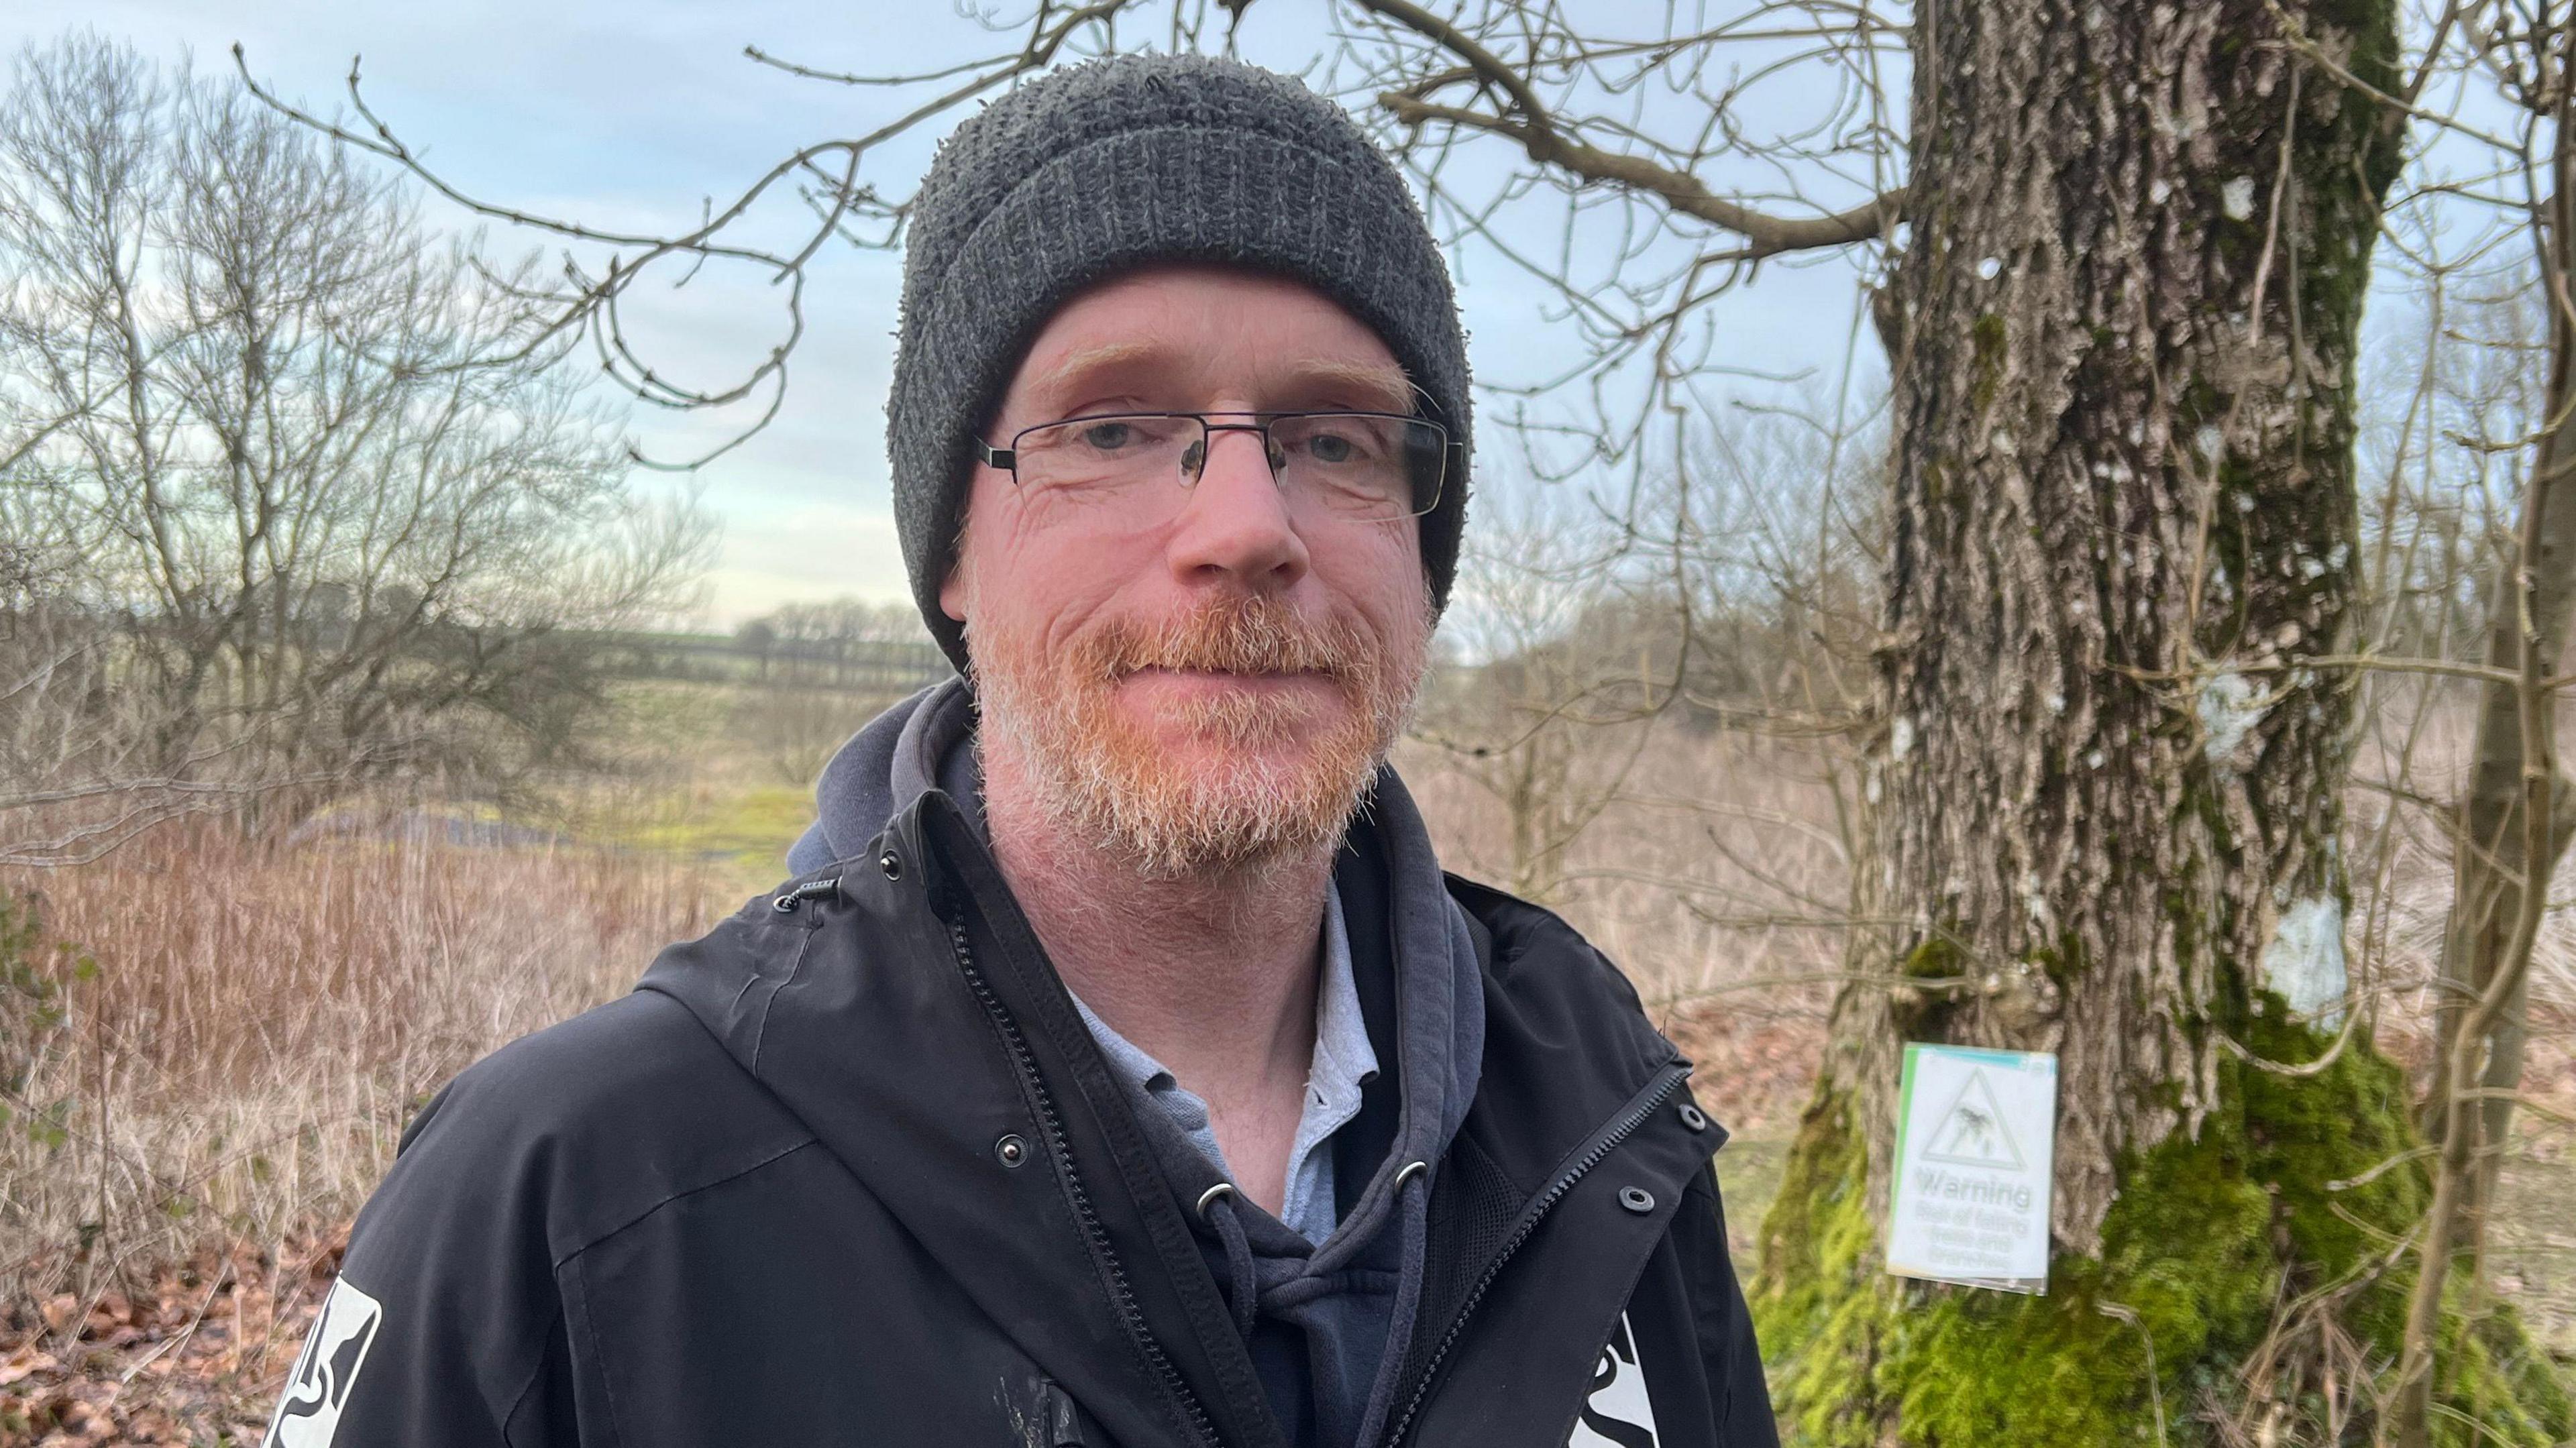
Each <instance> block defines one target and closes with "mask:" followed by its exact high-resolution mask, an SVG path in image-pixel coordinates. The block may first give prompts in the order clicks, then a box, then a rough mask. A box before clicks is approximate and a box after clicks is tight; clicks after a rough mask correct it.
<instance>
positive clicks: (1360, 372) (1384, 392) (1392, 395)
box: [1293, 361, 1414, 412]
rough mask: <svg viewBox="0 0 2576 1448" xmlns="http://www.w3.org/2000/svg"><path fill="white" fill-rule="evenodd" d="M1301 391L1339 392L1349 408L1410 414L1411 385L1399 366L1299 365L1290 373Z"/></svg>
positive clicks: (1326, 363) (1322, 363)
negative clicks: (1347, 402) (1348, 404)
mask: <svg viewBox="0 0 2576 1448" xmlns="http://www.w3.org/2000/svg"><path fill="white" fill-rule="evenodd" d="M1293 375H1294V377H1295V379H1296V382H1297V384H1298V385H1299V386H1300V387H1303V388H1309V389H1315V390H1321V391H1325V392H1333V393H1340V394H1343V395H1346V396H1348V397H1349V398H1350V399H1351V403H1352V405H1356V406H1362V407H1366V408H1371V409H1374V410H1376V411H1379V412H1411V411H1412V410H1413V398H1414V386H1413V382H1412V379H1410V378H1408V377H1406V376H1405V375H1404V369H1403V368H1401V367H1388V366H1384V365H1382V364H1378V363H1371V362H1336V361H1317V362H1308V363H1305V364H1302V365H1300V366H1299V367H1298V368H1297V369H1296V370H1295V372H1294V374H1293Z"/></svg>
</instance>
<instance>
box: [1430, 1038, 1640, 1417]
mask: <svg viewBox="0 0 2576 1448" xmlns="http://www.w3.org/2000/svg"><path fill="white" fill-rule="evenodd" d="M1689 1075H1690V1067H1688V1066H1687V1065H1679V1064H1677V1065H1673V1066H1668V1067H1666V1068H1664V1077H1663V1079H1662V1080H1660V1081H1657V1082H1655V1083H1653V1084H1651V1085H1649V1086H1648V1087H1647V1088H1646V1091H1645V1094H1644V1095H1642V1096H1640V1097H1638V1099H1637V1104H1636V1105H1634V1106H1632V1107H1630V1108H1629V1110H1628V1114H1627V1115H1625V1116H1622V1117H1620V1118H1619V1119H1618V1120H1617V1121H1616V1122H1613V1123H1612V1124H1611V1127H1610V1129H1609V1130H1608V1131H1605V1132H1603V1133H1602V1134H1601V1135H1600V1136H1599V1137H1598V1138H1597V1139H1595V1140H1594V1141H1593V1143H1592V1146H1591V1149H1590V1150H1588V1151H1586V1152H1584V1153H1583V1155H1582V1156H1581V1157H1580V1158H1578V1159H1577V1160H1576V1161H1575V1163H1574V1164H1573V1165H1572V1166H1569V1167H1567V1168H1566V1169H1565V1170H1564V1171H1563V1172H1561V1173H1559V1174H1558V1176H1557V1178H1556V1180H1555V1181H1553V1182H1550V1183H1549V1184H1548V1187H1547V1190H1545V1191H1543V1192H1541V1193H1539V1195H1538V1200H1537V1202H1536V1203H1535V1204H1533V1205H1532V1206H1531V1207H1530V1209H1529V1211H1528V1212H1527V1213H1526V1214H1525V1215H1524V1216H1523V1217H1522V1218H1521V1224H1520V1225H1519V1226H1517V1227H1515V1228H1513V1229H1512V1234H1511V1236H1509V1237H1507V1238H1505V1239H1504V1241H1503V1246H1502V1250H1501V1251H1499V1252H1497V1253H1495V1254H1494V1260H1493V1261H1492V1262H1491V1263H1489V1264H1487V1265H1486V1267H1485V1271H1484V1275H1482V1276H1480V1277H1478V1278H1477V1279H1476V1285H1475V1286H1474V1287H1473V1288H1470V1289H1469V1290H1468V1292H1467V1300H1466V1302H1465V1303H1464V1304H1463V1305H1461V1306H1460V1307H1459V1309H1458V1315H1457V1316H1456V1317H1455V1318H1453V1319H1451V1321H1450V1323H1449V1329H1448V1331H1446V1332H1443V1333H1442V1334H1441V1335H1440V1341H1439V1343H1438V1345H1436V1346H1434V1347H1433V1348H1432V1349H1431V1358H1430V1360H1429V1361H1428V1362H1425V1363H1424V1364H1423V1365H1422V1376H1421V1377H1420V1378H1419V1379H1417V1380H1416V1381H1415V1383H1414V1385H1413V1396H1412V1397H1411V1398H1409V1399H1407V1400H1406V1401H1405V1404H1404V1411H1403V1413H1401V1414H1399V1415H1398V1416H1397V1418H1396V1420H1395V1426H1394V1427H1393V1428H1391V1429H1389V1430H1388V1431H1387V1435H1386V1437H1385V1438H1384V1439H1383V1440H1382V1441H1383V1442H1384V1443H1385V1445H1386V1448H1396V1445H1397V1444H1399V1443H1402V1442H1403V1441H1404V1435H1405V1433H1406V1432H1407V1431H1408V1430H1410V1429H1411V1428H1412V1427H1413V1420H1414V1418H1415V1416H1416V1415H1417V1414H1419V1413H1420V1412H1421V1411H1422V1405H1423V1403H1424V1402H1425V1401H1427V1400H1428V1399H1429V1398H1430V1396H1431V1385H1432V1384H1433V1383H1435V1382H1437V1381H1439V1377H1440V1364H1441V1362H1442V1361H1443V1360H1445V1359H1446V1358H1447V1357H1448V1356H1449V1349H1450V1348H1452V1347H1454V1346H1456V1345H1457V1342H1458V1336H1459V1334H1460V1333H1462V1332H1464V1331H1466V1328H1467V1323H1468V1321H1469V1319H1471V1318H1473V1317H1474V1316H1475V1315H1476V1308H1477V1307H1478V1306H1479V1305H1481V1304H1482V1303H1483V1302H1484V1300H1485V1293H1486V1291H1487V1290H1488V1289H1490V1288H1491V1287H1492V1286H1493V1285H1494V1279H1495V1278H1497V1277H1499V1276H1501V1275H1502V1271H1503V1268H1504V1266H1505V1265H1506V1264H1508V1263H1509V1262H1510V1261H1511V1260H1512V1254H1513V1253H1515V1252H1518V1251H1519V1250H1520V1249H1521V1244H1522V1243H1523V1242H1526V1241H1528V1240H1529V1238H1530V1234H1531V1233H1533V1232H1535V1231H1537V1230H1538V1224H1539V1223H1540V1222H1543V1221H1545V1220H1547V1214H1548V1213H1549V1212H1550V1211H1552V1210H1554V1209H1555V1207H1556V1204H1557V1203H1558V1202H1559V1201H1561V1200H1563V1199H1564V1197H1565V1194H1566V1193H1567V1192H1570V1191H1572V1190H1574V1184H1575V1183H1576V1182H1579V1181H1581V1180H1583V1177H1584V1174H1585V1173H1587V1172H1589V1171H1591V1170H1592V1169H1593V1168H1594V1167H1596V1166H1599V1165H1600V1164H1601V1163H1602V1161H1603V1160H1604V1159H1606V1158H1607V1157H1608V1156H1609V1155H1610V1153H1611V1152H1613V1151H1615V1150H1617V1149H1618V1146H1619V1143H1621V1142H1623V1141H1626V1140H1627V1139H1628V1138H1629V1137H1630V1136H1632V1135H1634V1134H1635V1133H1636V1130H1637V1128H1638V1127H1640V1126H1643V1125H1645V1124H1646V1119H1647V1118H1648V1117H1651V1116H1653V1115H1654V1114H1655V1113H1656V1112H1657V1111H1659V1110H1661V1109H1662V1108H1663V1104H1664V1103H1665V1102H1666V1101H1669V1100H1671V1099H1672V1095H1673V1093H1674V1092H1675V1091H1677V1090H1679V1089H1680V1088H1681V1084H1682V1081H1683V1079H1684V1078H1686V1077H1687V1076H1689Z"/></svg>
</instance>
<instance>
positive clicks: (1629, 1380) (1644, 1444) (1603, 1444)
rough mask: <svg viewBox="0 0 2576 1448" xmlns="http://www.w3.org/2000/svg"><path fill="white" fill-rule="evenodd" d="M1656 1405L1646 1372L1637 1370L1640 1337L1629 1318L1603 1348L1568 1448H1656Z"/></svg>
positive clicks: (1625, 1317)
mask: <svg viewBox="0 0 2576 1448" xmlns="http://www.w3.org/2000/svg"><path fill="white" fill-rule="evenodd" d="M1655 1441H1656V1440H1655V1405H1654V1402H1653V1400H1652V1399H1650V1398H1648V1397H1647V1396H1646V1374H1645V1372H1644V1370H1642V1369H1641V1368H1639V1367H1638V1366H1637V1339H1636V1338H1635V1337H1634V1336H1633V1335H1631V1334H1630V1333H1629V1331H1628V1314H1626V1313H1624V1312H1623V1313H1620V1314H1619V1325H1618V1326H1617V1327H1615V1328H1613V1329H1611V1332H1610V1341H1608V1342H1607V1343H1604V1344H1602V1347H1601V1362H1600V1364H1599V1365H1598V1366H1596V1367H1594V1368H1593V1369H1592V1388H1591V1391H1590V1392H1588V1393H1587V1394H1585V1396H1584V1399H1583V1412H1582V1414H1581V1416H1579V1417H1577V1418H1576V1419H1575V1420H1574V1436H1573V1437H1571V1438H1568V1439H1566V1440H1565V1448H1655Z"/></svg>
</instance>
